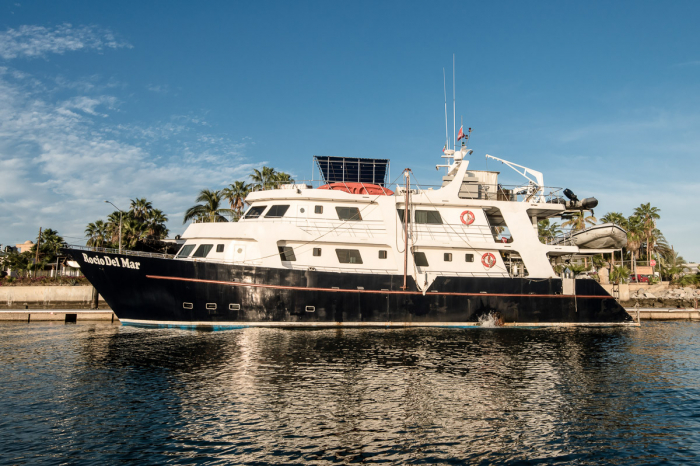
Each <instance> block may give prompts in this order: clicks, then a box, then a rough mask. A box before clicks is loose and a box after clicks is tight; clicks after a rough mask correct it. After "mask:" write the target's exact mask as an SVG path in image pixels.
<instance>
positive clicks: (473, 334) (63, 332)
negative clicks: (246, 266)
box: [0, 322, 700, 465]
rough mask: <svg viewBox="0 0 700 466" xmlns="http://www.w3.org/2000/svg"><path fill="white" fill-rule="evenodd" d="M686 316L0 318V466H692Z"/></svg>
mask: <svg viewBox="0 0 700 466" xmlns="http://www.w3.org/2000/svg"><path fill="white" fill-rule="evenodd" d="M699 332H700V324H697V323H689V322H678V323H653V324H644V325H643V326H642V327H641V328H626V329H620V328H618V329H462V330H455V329H408V330H381V329H373V330H367V329H358V330H348V329H343V330H340V329H339V330H335V329H334V330H315V331H307V330H277V329H245V330H232V331H223V332H199V331H184V330H164V329H138V328H132V327H120V326H118V325H110V324H78V325H70V324H67V325H64V324H60V325H48V324H47V325H43V324H4V325H0V393H1V394H2V399H3V402H2V406H1V407H0V414H1V415H0V464H51V465H54V464H60V463H65V464H96V463H104V464H117V463H125V462H131V463H136V464H163V463H169V462H172V463H193V462H201V463H207V464H269V463H279V464H324V463H362V462H364V463H389V464H406V463H420V464H459V463H482V464H493V463H528V462H529V463H550V464H565V463H574V464H600V463H614V464H660V463H689V464H697V463H698V462H699V461H700V459H699V458H698V454H699V453H700V443H699V441H700V422H699V416H700V391H699V388H700V371H699V369H700V362H699V361H700V340H699V338H698V333H699Z"/></svg>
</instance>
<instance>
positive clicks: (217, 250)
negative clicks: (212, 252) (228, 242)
mask: <svg viewBox="0 0 700 466" xmlns="http://www.w3.org/2000/svg"><path fill="white" fill-rule="evenodd" d="M216 252H224V245H223V244H217V245H216Z"/></svg>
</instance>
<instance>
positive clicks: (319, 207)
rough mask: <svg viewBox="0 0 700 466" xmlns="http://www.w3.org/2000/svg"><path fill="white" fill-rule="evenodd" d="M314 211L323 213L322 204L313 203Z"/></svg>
mask: <svg viewBox="0 0 700 466" xmlns="http://www.w3.org/2000/svg"><path fill="white" fill-rule="evenodd" d="M314 213H315V214H322V213H323V206H322V205H315V206H314Z"/></svg>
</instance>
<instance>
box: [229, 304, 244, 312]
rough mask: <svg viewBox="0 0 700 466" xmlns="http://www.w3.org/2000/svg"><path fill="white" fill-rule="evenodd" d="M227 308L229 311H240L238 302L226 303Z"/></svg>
mask: <svg viewBox="0 0 700 466" xmlns="http://www.w3.org/2000/svg"><path fill="white" fill-rule="evenodd" d="M228 310H229V311H240V310H241V305H240V304H229V305H228Z"/></svg>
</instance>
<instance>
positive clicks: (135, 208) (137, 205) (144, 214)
mask: <svg viewBox="0 0 700 466" xmlns="http://www.w3.org/2000/svg"><path fill="white" fill-rule="evenodd" d="M152 208H153V204H151V203H150V202H149V201H147V200H146V198H145V197H144V198H142V199H132V200H131V205H130V210H131V212H133V214H134V217H135V218H136V219H137V220H141V221H143V220H145V219H146V218H148V213H149V212H150V210H151V209H152Z"/></svg>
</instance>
